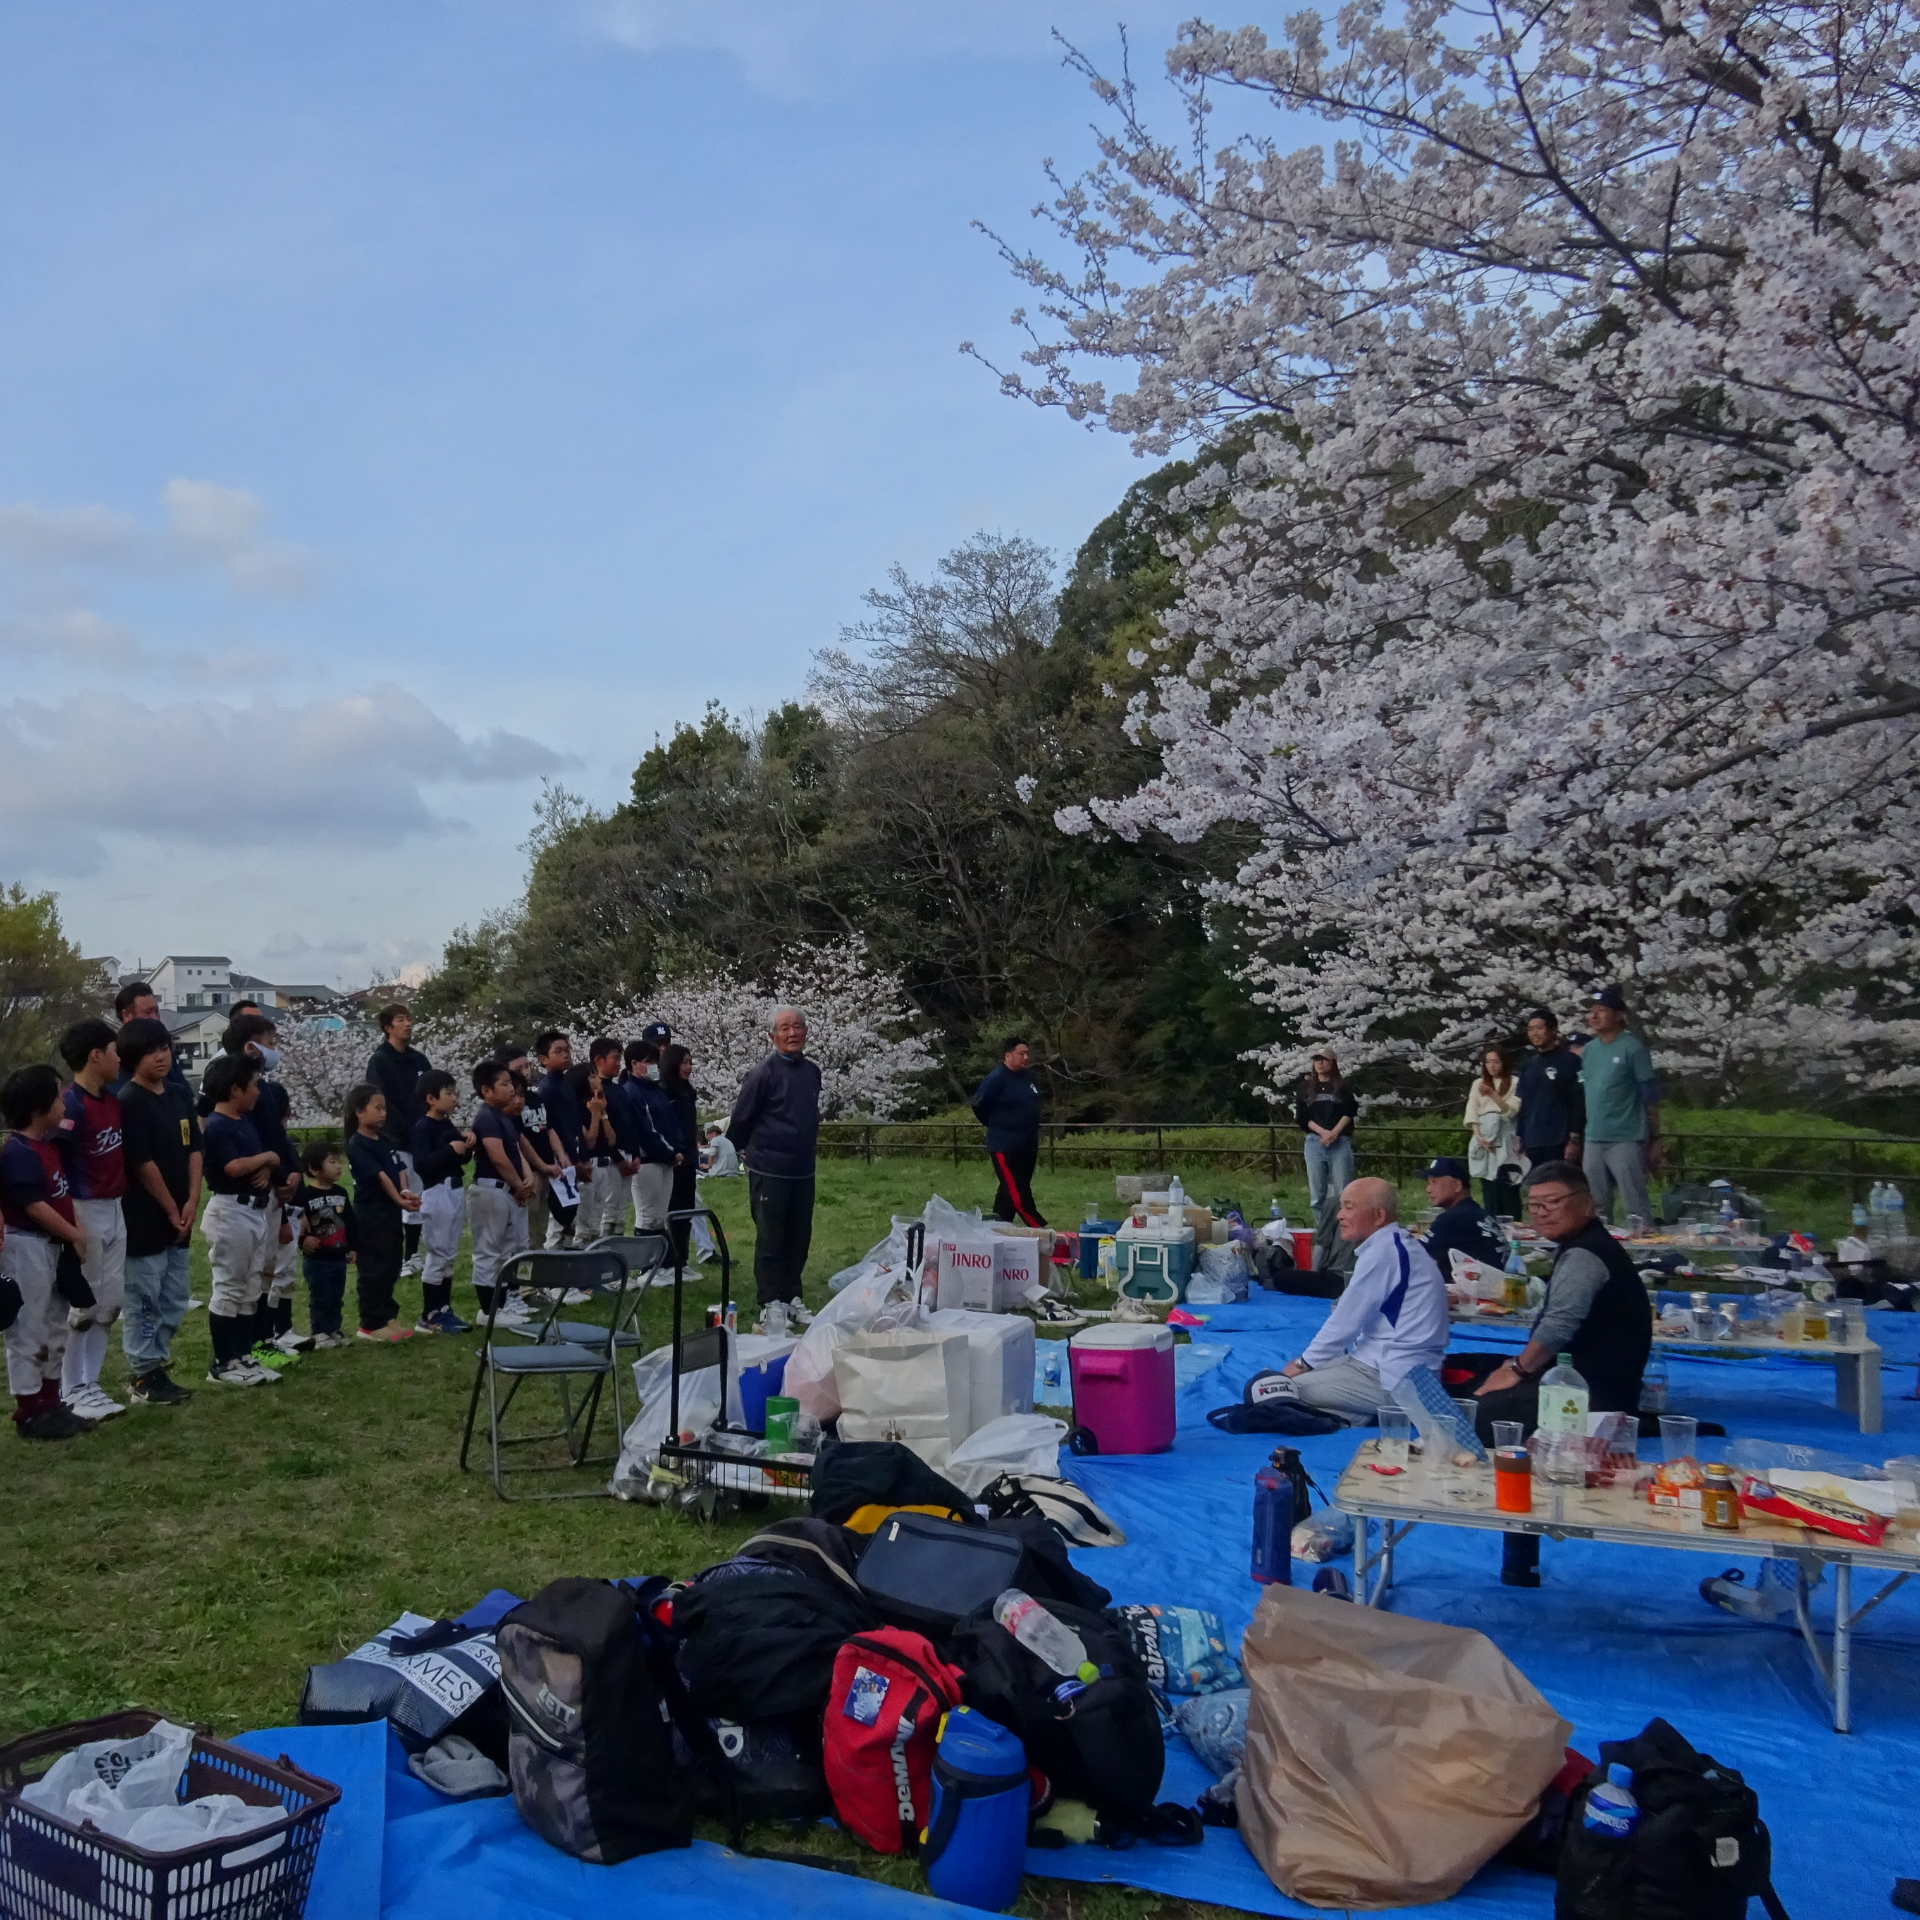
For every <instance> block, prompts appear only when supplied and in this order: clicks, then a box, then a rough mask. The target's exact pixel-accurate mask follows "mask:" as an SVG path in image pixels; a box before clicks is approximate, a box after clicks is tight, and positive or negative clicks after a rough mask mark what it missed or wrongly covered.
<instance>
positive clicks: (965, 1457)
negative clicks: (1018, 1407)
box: [943, 1413, 1067, 1494]
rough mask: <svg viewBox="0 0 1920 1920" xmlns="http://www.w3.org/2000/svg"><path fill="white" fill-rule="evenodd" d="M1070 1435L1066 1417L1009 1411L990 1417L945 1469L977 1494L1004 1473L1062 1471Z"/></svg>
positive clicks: (966, 1489) (959, 1484)
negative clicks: (1062, 1445) (1063, 1444)
mask: <svg viewBox="0 0 1920 1920" xmlns="http://www.w3.org/2000/svg"><path fill="white" fill-rule="evenodd" d="M1066 1437H1067V1423H1066V1422H1065V1421H1064V1420H1052V1419H1049V1418H1048V1417H1047V1416H1046V1415H1045V1414H1044V1413H1009V1414H1006V1415H1004V1416H1003V1417H1002V1418H1000V1419H998V1420H989V1421H988V1422H987V1424H986V1425H985V1426H984V1427H982V1428H980V1429H979V1430H978V1431H977V1432H976V1433H972V1434H970V1435H968V1437H967V1438H966V1439H965V1440H963V1441H962V1442H961V1443H960V1445H959V1446H957V1447H955V1448H954V1450H953V1452H952V1454H951V1455H950V1456H949V1457H948V1460H947V1464H946V1466H945V1468H944V1469H943V1471H944V1472H945V1474H946V1476H947V1478H948V1479H949V1480H951V1481H952V1482H953V1484H954V1485H955V1486H956V1487H958V1488H959V1489H960V1491H961V1492H962V1493H968V1494H977V1493H979V1492H980V1491H981V1489H982V1488H984V1487H986V1486H988V1485H990V1484H991V1483H992V1482H993V1481H995V1480H997V1479H999V1477H1000V1476H1001V1475H1002V1474H1003V1473H1040V1474H1046V1475H1048V1476H1050V1477H1052V1476H1057V1475H1058V1474H1059V1472H1060V1443H1061V1442H1062V1441H1063V1440H1064V1439H1066Z"/></svg>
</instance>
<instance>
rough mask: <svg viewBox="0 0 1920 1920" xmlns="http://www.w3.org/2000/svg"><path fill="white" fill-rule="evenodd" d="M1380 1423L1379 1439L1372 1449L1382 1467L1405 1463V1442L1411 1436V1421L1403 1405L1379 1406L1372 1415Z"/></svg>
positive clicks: (1398, 1465)
mask: <svg viewBox="0 0 1920 1920" xmlns="http://www.w3.org/2000/svg"><path fill="white" fill-rule="evenodd" d="M1374 1417H1375V1418H1376V1419H1377V1420H1378V1421H1379V1423H1380V1439H1379V1443H1378V1444H1377V1446H1376V1447H1375V1448H1374V1451H1375V1452H1376V1453H1377V1454H1378V1455H1379V1458H1380V1464H1381V1465H1382V1466H1383V1467H1404V1466H1405V1465H1406V1464H1407V1443H1408V1442H1409V1441H1410V1440H1411V1439H1412V1438H1413V1421H1412V1419H1411V1418H1410V1417H1409V1415H1408V1413H1407V1410H1406V1408H1405V1407H1381V1408H1380V1409H1379V1410H1378V1411H1377V1413H1376V1414H1375V1416H1374Z"/></svg>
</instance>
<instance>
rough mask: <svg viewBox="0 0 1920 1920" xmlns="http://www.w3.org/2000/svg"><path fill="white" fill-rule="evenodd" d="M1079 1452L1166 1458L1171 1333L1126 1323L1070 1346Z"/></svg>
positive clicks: (1093, 1331)
mask: <svg viewBox="0 0 1920 1920" xmlns="http://www.w3.org/2000/svg"><path fill="white" fill-rule="evenodd" d="M1067 1364H1068V1366H1069V1367H1070V1368H1071V1369H1072V1370H1073V1425H1074V1431H1073V1436H1072V1439H1071V1440H1070V1442H1069V1444H1070V1445H1071V1446H1072V1448H1073V1450H1074V1452H1076V1453H1164V1452H1165V1451H1166V1450H1167V1449H1168V1448H1169V1447H1170V1446H1172V1445H1173V1329H1172V1328H1171V1327H1154V1326H1145V1325H1141V1324H1137V1323H1133V1322H1126V1321H1122V1322H1119V1323H1117V1324H1113V1325H1108V1326H1104V1327H1089V1328H1088V1329H1087V1330H1086V1332H1085V1333H1076V1334H1075V1335H1074V1336H1073V1338H1072V1339H1071V1340H1069V1341H1068V1342H1067Z"/></svg>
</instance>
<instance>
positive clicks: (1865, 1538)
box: [1740, 1473, 1887, 1547]
mask: <svg viewBox="0 0 1920 1920" xmlns="http://www.w3.org/2000/svg"><path fill="white" fill-rule="evenodd" d="M1740 1504H1741V1506H1742V1507H1743V1508H1744V1509H1745V1510H1746V1511H1747V1512H1748V1513H1764V1514H1766V1515H1767V1516H1768V1517H1769V1518H1771V1519H1774V1520H1788V1521H1791V1522H1792V1523H1793V1524H1794V1525H1796V1526H1802V1527H1812V1528H1813V1529H1814V1530H1815V1532H1817V1533H1830V1534H1832V1535H1833V1536H1834V1537H1835V1538H1836V1539H1840V1540H1852V1541H1854V1542H1855V1543H1857V1544H1858V1545H1860V1546H1863V1547H1877V1546H1878V1545H1879V1544H1880V1541H1881V1538H1882V1536H1883V1535H1884V1534H1885V1533H1886V1530H1887V1521H1886V1517H1885V1516H1884V1515H1883V1514H1878V1513H1869V1512H1868V1511H1867V1510H1866V1509H1865V1508H1864V1507H1856V1506H1853V1505H1851V1504H1849V1503H1848V1502H1847V1501H1845V1500H1829V1499H1828V1498H1827V1497H1826V1496H1825V1495H1824V1494H1818V1493H1802V1492H1790V1491H1789V1490H1788V1489H1786V1488H1785V1487H1776V1486H1775V1485H1774V1484H1773V1483H1772V1482H1771V1481H1769V1480H1766V1479H1763V1478H1762V1477H1761V1476H1760V1475H1759V1474H1757V1473H1750V1474H1747V1475H1746V1476H1745V1477H1744V1478H1743V1479H1742V1480H1741V1482H1740Z"/></svg>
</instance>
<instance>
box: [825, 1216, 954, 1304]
mask: <svg viewBox="0 0 1920 1920" xmlns="http://www.w3.org/2000/svg"><path fill="white" fill-rule="evenodd" d="M942 1204H943V1205H944V1204H945V1203H944V1202H943V1203H942ZM917 1224H918V1223H917V1222H916V1221H913V1220H909V1219H903V1218H902V1217H901V1216H900V1215H899V1214H897V1213H896V1214H895V1215H894V1216H893V1230H892V1231H891V1232H890V1233H889V1234H888V1235H887V1237H886V1238H885V1239H884V1240H882V1241H880V1242H879V1243H878V1244H877V1245H876V1246H871V1247H869V1248H868V1249H867V1250H866V1252H865V1253H864V1254H863V1255H862V1256H861V1257H860V1258H859V1259H858V1260H856V1261H855V1262H854V1263H853V1265H852V1266H850V1267H842V1268H841V1269H840V1271H839V1272H838V1273H836V1274H835V1275H834V1276H833V1277H832V1278H831V1279H830V1280H829V1281H828V1282H827V1291H828V1292H829V1293H844V1292H845V1291H846V1290H847V1288H848V1287H850V1286H852V1285H853V1283H854V1282H855V1281H856V1280H858V1279H859V1278H860V1277H861V1276H862V1275H863V1274H865V1273H866V1272H868V1271H869V1270H870V1269H871V1268H874V1267H885V1268H887V1269H888V1271H890V1272H893V1273H902V1272H904V1271H905V1270H906V1265H907V1234H908V1232H909V1231H910V1230H911V1229H912V1228H913V1227H914V1226H916V1225H917Z"/></svg>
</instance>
